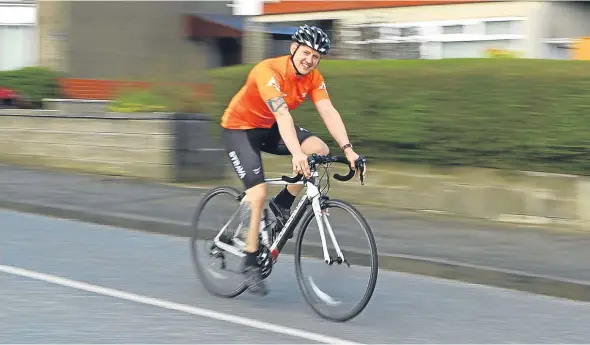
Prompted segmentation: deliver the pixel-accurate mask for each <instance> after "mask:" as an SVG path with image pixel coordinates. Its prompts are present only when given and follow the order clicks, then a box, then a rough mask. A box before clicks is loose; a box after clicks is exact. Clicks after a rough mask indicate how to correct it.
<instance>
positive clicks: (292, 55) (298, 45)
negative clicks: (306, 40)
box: [291, 43, 303, 76]
mask: <svg viewBox="0 0 590 345" xmlns="http://www.w3.org/2000/svg"><path fill="white" fill-rule="evenodd" d="M299 47H301V43H297V48H295V51H294V52H293V54H291V64H292V65H293V68H295V74H297V75H299V76H301V75H303V74H301V73H300V72H299V70H298V69H297V67H295V61H293V58H294V57H295V53H297V49H299Z"/></svg>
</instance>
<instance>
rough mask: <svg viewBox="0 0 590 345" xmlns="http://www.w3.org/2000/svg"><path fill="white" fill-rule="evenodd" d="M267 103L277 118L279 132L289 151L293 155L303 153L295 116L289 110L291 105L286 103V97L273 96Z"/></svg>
mask: <svg viewBox="0 0 590 345" xmlns="http://www.w3.org/2000/svg"><path fill="white" fill-rule="evenodd" d="M266 105H267V106H268V108H269V109H270V111H271V112H272V113H273V115H274V116H275V117H276V119H277V125H278V127H279V133H280V134H281V138H283V141H284V142H285V145H286V146H287V148H288V149H289V152H291V154H292V155H296V154H298V153H301V154H302V153H303V151H302V150H301V145H299V139H297V133H296V132H295V124H294V122H293V117H292V116H291V113H290V112H289V107H288V106H287V103H285V99H284V98H283V97H281V96H277V97H273V98H271V99H269V100H267V101H266Z"/></svg>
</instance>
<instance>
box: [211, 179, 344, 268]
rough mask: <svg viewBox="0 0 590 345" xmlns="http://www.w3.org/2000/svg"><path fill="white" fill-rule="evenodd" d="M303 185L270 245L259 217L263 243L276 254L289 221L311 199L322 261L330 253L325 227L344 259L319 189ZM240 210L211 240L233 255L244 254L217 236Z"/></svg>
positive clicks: (279, 182) (273, 181)
mask: <svg viewBox="0 0 590 345" xmlns="http://www.w3.org/2000/svg"><path fill="white" fill-rule="evenodd" d="M312 176H313V177H315V178H316V180H317V177H318V176H319V174H318V172H317V171H314V172H313V173H312ZM264 181H265V182H266V183H267V184H269V185H285V184H304V182H303V181H298V182H295V183H290V182H286V181H284V180H282V179H281V178H270V179H265V180H264ZM318 184H319V182H318ZM305 187H306V193H305V195H304V196H303V197H302V198H301V200H300V201H299V203H298V204H297V207H295V210H294V211H293V212H292V213H291V217H289V219H288V220H287V222H286V223H285V225H284V226H283V229H282V230H281V232H280V233H279V235H278V236H277V238H276V239H275V241H274V242H273V243H272V245H271V244H270V242H269V240H268V239H269V237H268V233H267V232H266V231H263V229H265V228H266V223H265V222H264V217H261V221H260V229H259V231H260V234H261V235H262V242H263V244H264V245H265V246H267V247H269V246H270V252H271V253H273V256H276V254H278V253H276V251H277V246H278V244H279V242H280V240H281V239H282V238H283V236H284V235H285V233H286V232H287V231H286V230H287V228H288V227H289V226H290V225H291V223H292V222H293V220H294V219H295V216H296V215H297V214H298V213H299V210H300V209H301V207H303V205H305V204H306V202H307V200H310V199H311V206H312V208H313V213H314V218H315V220H316V222H317V224H318V228H319V232H320V237H321V240H322V249H323V253H324V261H325V262H326V263H328V264H329V263H330V262H331V260H330V254H329V253H328V246H327V244H326V235H325V229H326V228H327V230H328V234H329V235H330V239H331V240H332V244H333V245H334V248H335V249H336V254H337V255H338V257H339V258H341V259H343V260H344V257H343V255H342V251H341V250H340V246H339V245H338V241H336V236H335V235H334V231H333V229H332V226H331V225H330V222H329V220H328V214H327V212H322V209H321V206H320V190H319V188H318V186H316V185H315V184H313V183H309V182H307V183H305ZM240 210H241V208H240V207H238V209H237V210H236V212H234V214H233V216H232V217H231V219H230V220H229V221H228V222H227V223H226V224H225V225H224V226H223V227H222V228H221V230H220V231H219V233H218V234H217V236H216V237H215V239H214V240H213V241H214V243H215V245H216V246H217V247H218V248H220V249H223V250H225V251H228V252H230V253H232V254H234V255H237V256H240V257H243V256H245V255H246V254H245V253H244V251H243V250H240V249H238V248H237V247H235V246H232V245H229V244H226V243H223V242H221V241H220V240H219V238H220V237H221V234H222V233H223V232H224V231H225V230H226V229H227V227H228V226H229V224H230V223H231V221H232V220H233V219H234V218H235V217H236V215H237V214H238V212H239V211H240ZM324 225H325V227H324ZM246 226H249V224H247V225H246ZM240 229H241V227H238V229H237V230H236V232H235V233H234V241H235V240H236V236H237V234H238V232H239V231H240Z"/></svg>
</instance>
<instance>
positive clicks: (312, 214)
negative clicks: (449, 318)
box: [191, 154, 378, 322]
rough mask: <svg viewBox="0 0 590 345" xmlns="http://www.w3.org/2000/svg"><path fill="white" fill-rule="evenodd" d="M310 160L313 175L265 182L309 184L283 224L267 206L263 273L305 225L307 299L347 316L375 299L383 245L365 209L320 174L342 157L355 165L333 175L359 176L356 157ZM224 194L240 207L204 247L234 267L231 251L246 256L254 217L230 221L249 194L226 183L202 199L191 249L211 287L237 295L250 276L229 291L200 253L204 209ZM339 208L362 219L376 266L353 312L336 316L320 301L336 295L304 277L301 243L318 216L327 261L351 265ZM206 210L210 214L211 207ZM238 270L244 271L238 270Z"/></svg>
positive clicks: (299, 279) (312, 304)
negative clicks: (335, 217) (337, 219)
mask: <svg viewBox="0 0 590 345" xmlns="http://www.w3.org/2000/svg"><path fill="white" fill-rule="evenodd" d="M308 163H309V167H310V171H311V176H310V178H309V179H307V178H305V177H304V176H303V175H301V174H298V175H296V176H294V177H289V176H285V175H283V176H282V177H281V178H267V179H265V182H266V183H267V184H270V185H285V184H304V186H305V194H304V195H303V196H302V198H301V200H300V201H299V203H298V204H297V206H296V207H295V209H294V211H293V212H292V213H291V216H290V217H289V219H288V220H287V221H286V222H285V223H284V224H281V223H280V222H277V221H275V222H269V211H268V209H267V208H264V209H263V213H262V217H261V222H260V234H259V248H260V250H259V253H260V254H259V255H258V262H259V264H261V266H262V276H263V279H266V278H267V277H268V276H269V275H270V273H271V271H272V268H273V265H275V264H276V262H277V259H278V257H279V254H280V253H281V251H282V250H283V248H284V246H285V244H286V243H287V241H288V240H289V238H292V237H293V234H294V232H295V230H296V229H297V228H299V231H297V238H296V240H295V252H294V257H295V271H296V276H297V282H298V284H299V289H300V291H301V292H302V294H303V296H304V298H305V300H306V303H307V304H308V305H309V306H310V307H311V308H312V309H313V310H314V311H315V312H316V313H317V314H318V315H320V316H321V317H323V318H326V319H329V320H332V321H340V322H342V321H347V320H350V319H352V318H354V317H356V316H357V315H358V314H359V313H361V312H362V311H363V310H364V309H365V307H366V306H367V304H368V303H369V300H370V299H371V296H372V295H373V291H374V289H375V286H376V283H377V274H378V254H377V245H376V243H375V238H374V236H373V232H372V230H371V228H370V226H369V224H368V222H367V221H366V219H365V218H364V217H363V215H362V214H361V213H360V212H359V211H358V210H357V209H356V208H355V207H354V206H352V205H351V204H349V203H348V202H346V201H343V200H339V199H330V198H329V197H328V196H327V192H325V189H324V190H322V188H321V186H320V181H321V180H322V179H321V178H320V175H319V173H318V170H319V169H320V168H325V170H326V174H325V175H324V176H328V181H329V173H328V169H329V167H330V165H331V164H332V163H342V164H345V165H347V166H348V168H349V172H348V174H347V175H345V176H343V175H340V174H338V173H335V174H334V175H333V177H334V178H335V179H337V180H339V181H348V180H350V179H352V178H353V177H354V176H355V170H353V169H351V167H350V163H349V162H348V160H347V159H346V157H344V156H333V155H317V154H313V155H311V156H308ZM365 163H366V159H365V158H364V157H361V158H360V159H359V160H358V161H357V162H356V164H355V165H356V167H357V170H358V171H359V173H360V174H359V176H360V180H361V185H364V180H363V171H364V166H365ZM316 165H317V167H316ZM327 185H328V186H329V182H328V183H327ZM328 188H329V187H328ZM224 194H225V195H226V196H227V195H229V196H231V200H234V201H235V202H236V204H237V205H236V209H235V211H233V214H232V216H231V218H230V219H229V220H228V221H227V222H225V221H224V222H223V224H224V225H223V226H222V227H221V229H219V228H218V227H216V228H214V229H213V230H212V231H214V233H216V235H215V237H214V239H213V241H212V243H211V244H210V245H206V246H204V249H203V250H202V251H203V252H207V253H206V254H208V255H207V256H208V258H209V259H214V260H217V261H218V262H219V264H220V267H221V269H222V270H228V269H227V265H226V259H227V255H233V256H237V257H240V258H241V257H244V256H245V252H244V250H243V248H244V247H245V242H244V240H242V239H241V238H240V234H243V233H244V232H247V230H248V228H249V219H248V221H247V222H245V224H243V223H241V224H240V226H237V227H236V229H233V227H231V228H230V224H232V222H235V221H234V219H235V218H236V217H239V214H240V212H241V210H242V209H241V207H240V206H241V204H240V203H241V201H242V199H243V197H244V196H245V192H241V191H239V190H238V189H235V188H233V187H228V186H220V187H216V188H213V189H211V190H210V191H208V192H207V193H206V194H205V196H204V197H203V198H202V199H201V202H200V203H199V205H198V207H197V209H196V211H195V214H194V217H193V221H192V227H193V229H192V230H193V232H192V238H191V253H192V258H193V264H194V266H195V268H196V271H197V275H198V276H199V278H200V281H201V282H202V284H203V285H204V287H205V288H206V289H207V291H208V292H209V293H211V294H213V295H216V296H221V297H227V298H233V297H236V296H239V295H240V294H242V293H243V292H244V291H245V290H246V288H247V287H246V285H245V282H244V281H243V280H241V281H240V283H239V284H238V286H236V287H235V288H233V289H231V290H230V291H228V292H221V291H220V290H219V289H218V288H216V287H215V286H214V281H212V280H211V278H208V276H207V274H206V273H207V272H206V265H205V263H204V262H203V261H204V260H200V259H198V254H199V253H200V252H201V250H200V249H198V245H197V243H198V241H199V240H203V239H204V237H205V236H204V231H205V228H206V227H205V226H204V225H200V224H199V221H201V218H202V216H203V214H204V211H203V209H204V207H205V206H206V205H207V204H209V203H210V202H211V201H212V200H213V199H214V198H216V197H218V196H220V195H224ZM226 207H227V206H226ZM333 209H342V210H344V211H345V212H348V213H349V214H351V215H352V216H353V218H354V219H355V220H356V221H357V222H358V223H359V225H360V227H361V228H362V230H363V231H364V232H365V235H366V237H367V239H368V242H369V248H370V260H369V264H368V267H369V268H370V275H369V282H368V285H367V288H366V290H365V292H364V295H363V297H362V299H361V300H360V301H359V302H358V303H357V304H356V305H355V307H354V308H353V309H352V310H351V311H350V312H348V313H346V314H345V315H340V316H335V315H332V314H331V313H329V312H323V311H321V310H320V308H319V307H318V306H319V305H322V306H323V305H326V304H328V305H329V304H330V301H329V300H326V298H322V292H321V291H318V290H317V289H316V287H315V286H312V287H311V289H310V288H308V287H307V286H306V285H305V280H304V278H303V273H302V270H301V257H302V253H301V247H302V243H303V236H304V235H305V233H306V230H307V228H308V226H309V225H310V223H311V221H312V220H313V219H315V220H316V223H317V225H318V228H319V234H320V238H321V248H322V253H323V260H324V262H325V263H326V264H328V265H330V266H332V265H333V264H334V263H337V264H338V265H341V264H343V263H344V264H347V266H348V267H350V262H349V259H348V258H347V257H346V256H345V255H344V254H343V253H342V250H341V247H340V245H339V244H338V241H337V240H336V235H335V232H334V231H333V229H332V225H331V223H330V221H329V213H330V210H333ZM206 213H207V214H208V212H206ZM325 232H328V235H329V238H330V240H331V241H332V245H333V248H334V250H335V252H336V256H335V257H332V256H331V255H330V253H329V251H328V246H327V243H326V241H327V240H326V234H325ZM306 245H307V244H306ZM233 272H234V273H241V272H236V271H233ZM214 279H215V278H214ZM312 284H313V283H312ZM344 288H346V287H344ZM325 296H326V295H325V294H324V297H325ZM318 299H319V301H318Z"/></svg>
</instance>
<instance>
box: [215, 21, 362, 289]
mask: <svg viewBox="0 0 590 345" xmlns="http://www.w3.org/2000/svg"><path fill="white" fill-rule="evenodd" d="M329 49H330V39H329V38H328V35H327V34H326V33H325V32H324V31H322V30H321V29H320V28H318V27H315V26H311V27H310V26H308V25H303V26H300V27H299V28H298V29H297V31H296V32H295V33H294V34H293V36H292V43H291V45H290V54H289V55H284V56H280V57H276V58H270V59H266V60H264V61H261V62H259V63H258V64H257V65H256V66H254V68H252V70H251V71H250V74H249V75H248V78H247V80H246V83H245V85H244V86H243V87H242V88H241V89H240V90H239V91H238V93H237V94H236V95H235V96H234V97H233V99H232V100H231V101H230V103H229V105H228V107H227V109H226V110H225V112H224V114H223V116H222V119H221V127H222V133H221V137H222V142H223V145H224V147H225V150H226V152H227V153H228V155H229V158H230V162H231V164H232V166H233V167H234V169H235V171H236V173H237V174H238V177H239V178H240V179H241V180H242V183H243V184H244V186H245V188H246V197H245V198H244V199H243V201H242V202H243V203H244V204H245V206H246V207H247V209H249V210H250V221H249V231H248V235H247V238H246V247H245V252H246V257H245V259H244V274H245V276H246V284H247V285H248V288H249V290H250V291H251V292H253V293H256V294H261V295H265V294H266V293H267V288H266V285H265V283H264V281H263V280H262V277H261V275H260V268H259V267H258V263H257V255H258V246H259V244H258V237H259V226H260V218H261V216H262V208H263V205H264V200H265V198H266V184H265V183H264V169H263V167H262V158H261V151H264V152H267V153H271V154H276V155H289V154H291V155H292V156H293V158H292V163H293V172H294V173H296V174H298V173H301V174H304V175H305V176H306V177H310V169H309V165H308V161H307V155H311V154H313V153H316V154H320V155H326V154H328V153H329V150H328V146H327V145H326V144H325V143H324V142H323V141H322V140H321V139H319V138H318V137H316V136H314V135H313V134H312V133H311V132H309V131H308V130H306V129H304V128H302V127H299V126H297V125H295V123H294V121H293V118H292V117H291V114H290V112H289V110H291V109H295V108H296V107H297V106H299V105H300V104H301V103H302V102H303V101H305V99H306V98H307V97H308V96H309V98H310V99H311V101H312V102H313V103H314V105H315V106H316V109H317V110H318V112H319V114H320V116H321V117H322V120H323V121H324V123H325V125H326V127H327V129H328V130H329V132H330V134H331V135H332V137H333V138H334V139H335V140H336V142H337V143H338V145H339V146H340V147H341V148H342V150H343V151H344V154H345V155H346V158H347V159H348V161H349V162H350V164H351V168H352V169H355V162H356V160H357V159H358V158H359V155H358V154H356V153H355V152H354V150H353V148H352V145H351V144H350V142H349V141H348V136H347V133H346V129H345V127H344V124H343V122H342V119H341V117H340V114H339V113H338V111H337V110H336V109H335V108H334V106H333V105H332V103H331V101H330V97H329V96H328V91H327V89H326V84H325V82H324V78H323V77H322V75H321V73H320V72H319V71H318V70H317V69H316V68H317V66H318V64H319V62H320V58H321V55H325V54H327V53H328V50H329ZM364 171H365V172H364V174H366V169H365V170H364ZM302 189H303V185H288V186H285V188H284V189H283V190H281V191H280V192H279V193H278V194H277V195H276V197H274V198H272V199H271V200H270V201H269V206H270V209H271V211H272V212H273V213H274V215H275V217H276V218H277V220H278V222H279V224H280V225H281V226H282V225H283V224H284V223H285V222H286V221H287V219H288V218H289V216H290V212H291V206H292V205H293V202H294V200H295V198H296V196H297V194H298V193H299V192H301V190H302Z"/></svg>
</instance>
